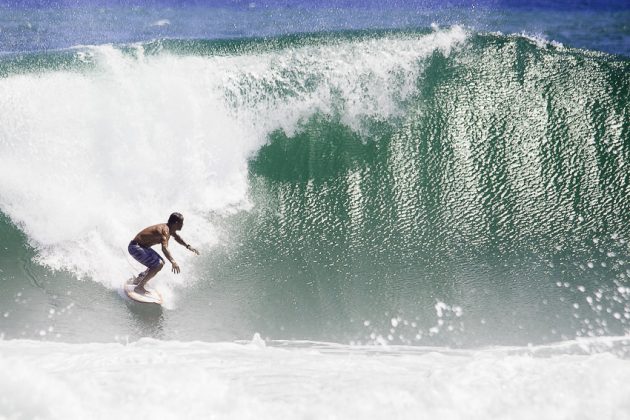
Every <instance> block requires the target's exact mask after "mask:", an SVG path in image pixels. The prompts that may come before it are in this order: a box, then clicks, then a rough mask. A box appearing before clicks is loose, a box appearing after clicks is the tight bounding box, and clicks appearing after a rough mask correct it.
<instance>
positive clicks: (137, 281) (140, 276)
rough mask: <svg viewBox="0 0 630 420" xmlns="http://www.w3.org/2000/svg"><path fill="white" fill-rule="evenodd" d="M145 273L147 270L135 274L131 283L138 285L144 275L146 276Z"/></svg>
mask: <svg viewBox="0 0 630 420" xmlns="http://www.w3.org/2000/svg"><path fill="white" fill-rule="evenodd" d="M146 275H147V272H146V271H143V272H142V273H140V274H138V276H137V277H136V278H134V279H133V282H132V284H133V285H134V286H137V285H139V284H140V282H141V281H142V279H143V278H144V276H146Z"/></svg>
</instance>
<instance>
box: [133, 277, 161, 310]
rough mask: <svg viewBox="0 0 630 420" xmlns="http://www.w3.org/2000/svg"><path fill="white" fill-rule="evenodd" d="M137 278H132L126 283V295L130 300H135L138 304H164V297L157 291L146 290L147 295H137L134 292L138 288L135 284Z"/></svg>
mask: <svg viewBox="0 0 630 420" xmlns="http://www.w3.org/2000/svg"><path fill="white" fill-rule="evenodd" d="M134 280H135V278H131V279H129V280H127V282H125V286H124V289H125V293H126V294H127V296H129V298H130V299H133V300H135V301H136V302H142V303H157V304H158V305H161V304H162V295H160V293H159V292H158V291H157V290H155V289H147V288H146V287H145V289H146V290H147V292H148V293H147V294H144V295H141V294H140V293H136V291H135V290H134V289H135V288H136V286H135V285H134V284H133V281H134Z"/></svg>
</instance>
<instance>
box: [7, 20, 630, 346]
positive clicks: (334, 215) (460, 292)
mask: <svg viewBox="0 0 630 420" xmlns="http://www.w3.org/2000/svg"><path fill="white" fill-rule="evenodd" d="M425 36H429V35H427V33H400V32H397V33H389V32H383V33H352V34H328V35H319V36H295V37H287V38H280V39H271V40H252V41H212V42H210V41H178V40H165V41H156V42H154V43H149V44H146V45H144V46H142V54H140V55H139V53H138V51H139V50H138V48H136V47H126V48H123V49H122V52H123V54H125V55H126V56H127V57H130V58H131V59H138V60H139V61H140V62H142V63H145V62H143V61H142V60H147V61H146V62H148V63H149V64H151V65H153V64H155V63H156V62H158V61H159V60H161V59H165V60H166V62H167V64H168V66H169V67H165V68H166V70H164V69H162V68H161V67H159V68H158V69H159V70H160V73H158V74H160V75H163V74H164V73H165V72H168V71H173V72H176V71H177V68H178V67H177V66H178V65H179V63H181V61H178V60H187V61H186V63H189V64H188V65H190V66H193V65H198V64H199V63H202V64H203V63H206V61H204V60H210V61H211V62H212V60H221V59H223V58H227V59H231V58H233V57H236V58H237V59H238V60H237V61H235V63H236V64H231V63H232V62H231V61H228V62H227V63H228V64H229V65H222V66H218V67H212V69H213V70H212V72H206V73H203V72H201V71H198V72H196V73H194V74H195V76H196V77H198V79H195V82H196V83H201V82H200V81H199V80H202V79H203V77H208V78H210V77H215V78H217V79H219V80H221V84H219V85H218V86H219V87H218V88H216V86H214V85H213V88H212V89H210V88H208V89H205V90H199V91H197V92H195V91H194V90H193V89H189V90H186V91H185V92H187V95H188V96H182V97H181V98H180V97H177V99H181V100H182V101H187V100H191V101H193V100H194V101H193V102H194V103H197V102H198V103H202V101H203V100H204V98H205V97H206V96H207V95H211V94H215V93H216V92H221V95H222V97H221V101H222V104H223V105H224V106H225V107H227V109H229V110H230V112H231V113H232V114H230V115H237V116H241V115H246V116H248V118H250V120H246V121H241V120H238V119H237V120H236V121H239V124H242V125H248V124H250V123H251V124H252V127H254V128H255V129H260V130H263V132H262V134H261V138H262V139H263V142H264V144H263V145H256V146H255V147H253V152H249V151H248V152H247V153H245V155H244V156H247V157H248V161H247V165H246V167H247V169H248V175H247V189H248V191H247V197H248V200H249V201H250V202H251V204H253V206H251V208H249V209H248V210H243V211H239V212H236V213H235V214H231V215H228V216H226V215H225V212H223V211H217V209H216V208H214V207H206V208H201V210H199V207H200V206H201V207H203V205H204V203H206V201H204V200H206V198H207V197H208V196H210V195H212V194H215V191H217V190H218V189H209V190H204V189H200V188H197V187H198V185H197V184H199V185H202V186H203V183H204V182H211V181H212V180H213V179H214V178H212V176H214V175H212V174H207V176H205V177H198V178H193V175H190V174H191V172H190V171H197V172H194V174H195V176H196V175H197V173H198V171H199V170H200V169H199V168H201V167H203V166H204V165H205V164H207V163H208V160H203V159H211V158H212V156H213V153H219V152H220V151H221V150H223V148H226V147H228V146H229V144H230V142H233V141H236V140H235V139H237V137H235V138H234V139H231V138H227V139H223V140H221V141H223V142H220V141H219V142H218V143H217V142H214V143H211V144H210V143H209V144H208V145H205V144H204V145H202V144H201V143H199V144H198V145H197V146H196V147H198V149H195V150H193V151H192V152H194V153H193V154H192V155H188V154H185V152H182V153H184V156H183V159H185V161H186V162H187V165H188V166H187V167H186V168H185V169H186V170H185V171H184V170H183V169H182V172H179V173H174V174H172V175H168V176H167V175H164V176H165V177H166V178H163V179H162V178H160V176H162V175H160V174H158V173H153V174H152V176H154V177H155V178H156V179H157V181H156V184H158V185H164V183H168V182H170V178H169V177H174V176H179V177H180V178H181V179H186V180H187V187H186V188H187V189H184V192H188V189H190V191H192V192H191V194H192V195H191V196H190V197H189V198H186V197H183V198H182V196H181V194H180V195H179V196H178V197H177V199H178V200H179V201H178V203H180V204H182V205H183V206H185V205H187V204H186V203H188V202H189V201H190V202H191V203H194V205H190V209H189V210H187V209H186V208H185V209H184V210H185V211H184V212H185V213H186V214H190V213H191V212H192V213H194V211H197V214H196V215H197V216H198V217H201V216H200V215H202V216H203V217H204V218H206V219H208V218H209V223H210V224H211V226H212V227H213V229H214V230H215V231H216V232H218V234H219V236H220V241H219V245H216V246H214V247H213V248H210V251H209V252H206V253H205V254H204V256H203V257H202V259H201V260H196V262H195V264H196V271H197V272H198V273H200V274H199V276H198V277H199V278H198V279H197V281H196V282H195V283H194V285H193V286H190V287H188V288H180V289H179V290H180V291H179V294H180V295H179V302H180V303H179V306H178V308H177V310H176V311H172V313H167V314H166V315H164V316H165V317H166V318H167V319H168V321H167V322H166V323H165V324H164V325H162V326H160V328H159V329H158V330H159V331H160V332H159V334H158V335H159V336H160V337H161V338H182V337H184V336H185V337H184V338H186V337H189V338H199V337H202V338H209V339H215V338H242V337H244V336H248V335H251V333H252V331H260V332H261V333H262V334H264V335H267V336H269V337H274V338H302V339H316V340H330V341H340V342H357V343H374V342H388V343H398V344H414V345H416V344H419V345H425V344H426V345H435V344H439V345H448V346H476V345H485V344H488V343H503V344H512V343H519V344H522V343H527V342H549V341H557V340H561V339H565V338H573V337H578V336H591V335H607V334H613V335H614V334H627V333H628V332H629V331H630V284H629V282H628V276H629V275H630V265H629V263H630V250H629V245H628V240H630V201H629V200H628V192H629V191H630V189H629V185H630V175H629V174H630V171H628V164H629V162H630V118H629V110H630V77H628V76H629V75H630V62H629V61H628V60H627V59H624V58H622V57H614V56H610V55H605V54H598V53H592V52H588V51H580V50H573V49H566V48H563V47H561V46H557V45H553V44H549V43H544V42H541V41H537V40H532V39H527V38H523V37H517V36H503V35H492V34H477V35H471V36H469V37H468V38H466V40H465V41H461V42H460V43H458V45H457V46H456V47H453V48H450V47H449V49H448V50H447V51H445V50H444V49H443V48H436V47H431V48H429V49H428V50H427V51H423V52H422V53H420V51H421V50H422V48H423V45H424V44H423V43H422V42H420V41H418V42H416V40H417V39H420V40H422V39H424V38H422V37H425ZM409 40H411V42H410V43H408V44H404V45H403V46H404V47H405V48H406V49H403V50H401V48H402V47H401V42H406V41H409ZM357 46H359V47H357ZM370 48H372V50H370ZM366 49H367V50H369V51H371V52H370V53H369V54H364V55H361V51H359V50H366ZM60 54H61V55H64V54H66V55H67V57H66V58H65V59H60V58H50V57H47V58H42V59H41V60H39V61H38V60H35V59H33V58H32V57H31V58H30V59H28V60H27V58H28V57H26V58H25V57H10V58H5V59H4V61H3V65H2V66H0V74H2V75H3V77H4V78H5V79H6V78H11V77H14V76H15V75H23V74H28V73H31V72H35V73H38V74H39V73H46V72H56V71H62V72H75V73H77V74H80V75H81V77H84V75H86V76H85V77H98V74H99V72H103V73H104V74H105V77H104V79H103V80H106V81H107V80H109V79H113V78H114V76H116V75H117V74H118V73H116V72H115V71H118V70H119V67H115V66H112V68H114V70H115V71H111V73H108V71H110V70H103V68H102V66H101V64H100V63H99V61H98V60H97V59H96V58H94V56H92V55H90V54H85V55H81V56H79V58H77V57H78V56H77V53H76V52H72V53H69V52H63V53H60ZM261 57H264V58H261ZM269 57H271V58H269ZM401 57H411V58H409V59H407V58H405V59H404V60H403V59H402V58H401ZM263 59H264V60H268V64H266V66H267V67H264V71H263V70H260V68H261V67H260V66H258V64H256V63H258V62H259V61H262V60H263ZM42 60H43V61H42ZM47 60H48V61H47ZM60 60H61V62H63V63H65V64H63V65H60V64H59V62H60ZM64 60H66V61H64ZM151 60H153V61H151ZM353 60H356V61H353ZM388 60H399V61H400V62H401V64H400V65H392V66H388V65H387V64H388ZM218 62H219V64H221V63H222V62H221V61H218ZM251 63H254V64H256V66H254V65H252V64H251ZM203 65H205V64H203ZM156 66H157V65H156ZM120 68H123V67H122V66H120ZM131 68H134V67H133V64H132V65H131ZM147 68H148V70H146V71H147V72H149V71H153V70H152V68H153V67H150V66H147ZM217 68H218V69H219V70H216V69H217ZM346 69H350V70H348V71H347V72H346V73H344V71H345V70H346ZM353 69H356V72H354V71H352V70H353ZM204 71H206V70H205V68H204ZM221 72H224V73H221ZM230 72H232V73H230ZM95 74H96V76H94V75H95ZM112 74H113V76H112ZM150 74H151V75H153V73H150ZM331 74H334V75H335V76H334V77H336V78H337V79H335V80H342V81H343V83H341V82H340V83H337V82H335V80H333V81H332V82H331V80H332V79H333V77H332V76H331ZM200 75H204V76H200ZM108 78H109V79H108ZM82 80H83V79H82ZM134 80H141V79H140V78H138V79H134ZM142 80H144V79H142ZM147 80H150V79H147ZM0 82H1V80H0ZM86 83H87V82H86ZM147 83H148V82H147ZM174 83H181V84H182V86H185V87H186V86H187V85H185V83H186V80H185V78H183V77H182V78H179V79H175V81H174ZM121 85H122V86H124V88H125V89H129V90H130V91H131V92H132V93H134V95H135V96H134V95H131V96H130V98H131V99H130V101H132V100H135V99H136V98H137V97H139V96H140V95H138V94H137V93H136V92H135V91H134V90H133V89H134V84H133V83H121ZM198 86H202V87H203V86H204V85H201V84H198V85H195V88H196V87H198ZM110 90H111V88H110ZM165 92H166V93H161V94H162V95H164V96H165V97H166V95H167V93H168V90H165ZM318 95H319V96H318ZM314 96H317V97H318V98H325V101H324V100H320V101H319V102H318V101H315V100H312V101H311V102H309V101H310V99H308V98H312V97H314ZM385 97H387V98H386V99H384V98H385ZM305 98H306V99H305ZM152 100H153V99H152ZM160 100H161V97H160V96H158V97H157V98H155V104H156V106H155V108H156V109H157V108H158V106H161V105H163V104H162V103H161V102H160ZM132 104H133V103H132ZM147 104H148V103H147ZM165 104H166V105H168V103H165ZM187 104H188V103H187ZM214 104H215V103H214V102H213V106H214ZM305 104H306V105H305ZM322 104H323V105H322ZM125 105H126V104H125ZM151 105H153V104H151ZM188 105H190V104H188ZM324 105H325V106H324ZM171 106H173V107H174V108H173V110H175V111H177V109H176V108H178V107H181V106H182V105H181V104H178V103H174V104H171ZM217 107H218V105H217ZM111 108H112V109H114V108H115V107H111ZM130 109H132V108H131V107H130ZM213 109H214V108H213ZM217 109H218V108H217ZM252 110H253V111H252ZM146 111H147V112H157V111H154V109H153V107H152V106H147V107H146ZM193 111H199V112H197V113H196V114H195V115H196V116H197V117H198V118H205V117H206V115H208V114H209V113H211V112H210V111H208V110H206V109H201V110H194V109H193ZM214 111H216V109H214ZM246 111H247V112H246ZM276 111H277V114H276V113H275V112H276ZM294 111H295V115H296V116H295V117H294V118H293V117H292V118H293V119H294V120H295V121H297V122H294V123H286V122H283V121H284V120H283V119H282V118H284V116H285V115H286V114H289V113H291V112H294ZM143 112H144V110H143ZM116 115H117V114H116ZM156 115H161V114H156ZM121 118H124V115H123V116H121ZM253 120H256V121H255V123H253V122H251V121H253ZM276 120H277V121H276ZM168 121H169V120H168V116H166V117H164V120H163V121H161V123H163V124H162V127H164V126H165V125H164V124H167V123H168ZM183 121H184V122H186V124H184V123H182V124H181V128H182V129H185V130H188V129H189V127H191V126H193V127H194V126H195V124H197V125H199V127H201V128H200V129H204V130H205V131H201V132H194V133H192V134H191V133H188V132H186V134H187V135H188V136H189V137H190V138H196V137H195V136H196V135H198V137H204V136H206V135H211V134H212V133H211V131H212V130H213V129H212V128H210V129H206V127H205V126H203V124H201V123H199V121H202V119H200V120H199V121H197V120H195V121H193V123H191V124H188V122H187V120H183ZM134 123H135V121H134ZM141 123H142V121H140V122H138V123H137V124H136V125H134V126H132V125H130V127H136V126H138V127H141ZM239 124H235V125H239ZM228 125H229V124H228ZM260 127H262V128H260ZM219 128H220V127H219ZM254 131H255V130H254ZM156 133H157V131H156ZM155 135H156V136H159V133H157V134H155ZM187 138H188V137H187ZM5 141H7V140H5ZM110 141H111V142H112V148H111V150H110V149H108V150H107V153H111V154H115V153H116V150H117V149H118V148H122V149H124V150H126V151H127V152H126V153H128V154H131V155H133V153H134V150H133V149H125V147H126V146H124V144H123V145H118V144H117V143H115V140H110ZM165 141H169V142H170V141H171V139H169V140H165ZM173 141H174V140H173ZM186 144H187V145H190V144H189V143H186ZM163 146H164V145H163ZM165 147H170V143H168V144H166V146H165ZM206 147H207V150H206ZM99 150H100V149H99ZM239 150H240V149H239ZM217 151H218V152H217ZM198 156H200V158H199V159H202V160H196V159H197V158H198ZM124 157H125V156H123V155H121V156H117V155H115V156H114V157H112V162H115V163H112V164H111V165H112V166H113V167H115V168H117V170H119V171H124V167H123V166H121V164H120V161H121V159H124ZM114 158H115V159H114ZM103 159H104V158H103ZM107 165H108V164H107V161H106V162H105V163H102V166H103V167H104V168H101V171H100V172H98V176H99V177H100V178H99V179H103V180H105V181H103V182H106V181H107V179H108V178H107V174H108V172H107ZM169 170H173V171H177V170H178V167H176V166H173V167H169ZM204 174H205V173H204ZM88 179H89V177H88ZM116 179H117V178H116ZM117 180H118V179H117ZM188 184H190V185H188ZM193 184H194V185H193ZM114 185H115V186H118V187H120V188H124V185H125V184H124V183H117V184H112V188H111V189H110V191H113V192H110V194H113V195H114V198H115V199H116V200H114V203H115V204H111V205H110V206H109V207H107V206H108V204H107V201H104V202H103V203H101V204H102V205H103V206H105V209H108V208H109V209H110V212H111V211H113V210H116V209H117V207H116V206H123V208H124V209H127V207H129V208H133V206H132V204H133V205H135V202H134V201H130V200H132V199H131V198H128V197H131V196H132V194H131V193H130V194H128V195H121V196H116V192H115V191H116V190H115V188H114V187H113V186H114ZM191 185H192V186H191ZM85 188H86V189H87V190H88V191H89V188H90V185H89V183H88V184H87V186H86V187H85ZM217 188H218V187H217ZM99 191H100V190H99ZM159 191H160V190H159V189H156V190H155V192H153V193H152V194H153V195H151V196H149V198H150V199H151V200H153V201H150V202H151V203H153V204H160V203H162V204H163V203H170V201H169V200H171V196H170V195H167V196H165V198H164V199H163V200H162V198H161V196H160V195H159V194H162V193H161V192H159ZM200 191H201V192H200ZM11 192H12V193H14V191H13V190H11ZM193 193H195V194H193ZM164 194H166V193H164ZM182 194H183V193H182ZM1 197H2V194H1V193H0V198H1ZM186 199H188V200H189V201H186ZM125 200H127V201H129V202H126V201H125ZM160 200H162V201H160ZM200 202H201V204H200ZM9 204H10V203H9ZM125 206H127V207H125ZM11 209H13V207H11V206H9V205H8V204H7V201H6V200H5V202H4V207H3V208H2V211H3V212H5V213H10V214H11V218H12V219H13V220H14V221H16V222H17V223H18V224H19V225H20V226H23V227H24V230H25V231H26V232H28V236H29V238H30V239H28V241H29V242H30V243H31V245H32V246H33V247H34V249H35V252H43V251H46V252H50V249H54V247H55V246H58V245H57V243H56V242H51V243H44V244H43V245H42V243H43V242H45V240H48V239H49V237H51V236H53V235H52V234H51V235H46V236H44V235H37V232H36V230H35V229H34V228H33V229H30V230H29V226H31V225H29V220H27V219H24V220H20V219H19V217H16V216H15V214H13V213H11ZM195 209H196V210H195ZM186 210H187V211H186ZM15 219H18V220H15ZM142 220H144V219H142ZM196 220H197V221H196V222H195V223H197V224H198V223H200V222H199V220H201V219H196ZM135 222H137V223H140V222H138V221H135ZM195 223H193V224H191V225H190V226H194V225H195ZM85 225H86V226H87V225H90V224H89V223H87V222H86V223H85ZM6 226H9V225H8V224H7V225H6ZM134 226H135V225H134ZM7 229H9V228H7ZM11 229H13V228H11ZM125 229H126V227H125ZM12 232H13V233H12V235H14V236H15V235H18V233H16V231H15V229H13V230H12ZM40 238H43V239H40ZM198 240H199V239H198ZM24 241H26V239H25V240H24ZM44 245H45V246H44ZM64 246H65V245H64ZM71 251H72V249H70V251H68V252H67V253H66V254H64V256H66V255H70V257H71V256H72V255H73V254H72V252H71ZM113 254H115V255H117V256H120V255H119V253H118V252H117V251H116V252H113ZM70 257H68V258H70ZM115 264H116V260H115V259H114V260H112V265H115ZM69 267H70V268H71V267H72V266H69ZM66 268H67V267H66ZM70 268H68V269H70ZM88 268H89V267H88ZM70 271H72V270H71V269H70ZM83 271H88V272H89V270H88V269H83ZM64 279H65V278H64ZM63 284H64V285H68V284H70V285H71V284H72V281H71V280H68V279H65V280H64V282H63ZM64 287H65V286H64ZM81 287H82V288H84V287H85V286H81ZM208 301H210V302H211V305H209V304H208ZM184 302H185V303H184ZM112 305H113V304H112ZM76 310H79V309H76ZM120 322H121V323H122V324H124V321H120ZM112 325H114V324H112ZM169 326H171V327H172V330H173V331H175V330H178V332H177V333H174V332H173V333H169V331H171V330H169V328H168V327H169ZM134 328H136V327H134ZM112 329H114V328H113V327H112ZM134 331H135V330H134ZM137 334H139V335H143V334H144V335H146V334H147V332H146V331H145V332H144V333H142V332H138V333H137ZM156 334H157V333H156Z"/></svg>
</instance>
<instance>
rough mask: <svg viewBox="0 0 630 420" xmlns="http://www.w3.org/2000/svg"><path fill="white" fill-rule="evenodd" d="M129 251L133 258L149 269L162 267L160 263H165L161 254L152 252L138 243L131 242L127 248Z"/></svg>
mask: <svg viewBox="0 0 630 420" xmlns="http://www.w3.org/2000/svg"><path fill="white" fill-rule="evenodd" d="M127 251H129V253H130V254H131V256H132V257H134V258H135V259H136V261H138V262H139V263H140V264H142V265H145V266H147V267H149V268H153V267H156V266H158V265H160V263H161V262H162V263H163V262H164V260H163V259H162V257H160V254H158V253H157V252H155V251H154V250H152V249H151V248H147V247H144V246H141V245H140V244H138V243H137V242H134V241H131V242H129V246H128V247H127Z"/></svg>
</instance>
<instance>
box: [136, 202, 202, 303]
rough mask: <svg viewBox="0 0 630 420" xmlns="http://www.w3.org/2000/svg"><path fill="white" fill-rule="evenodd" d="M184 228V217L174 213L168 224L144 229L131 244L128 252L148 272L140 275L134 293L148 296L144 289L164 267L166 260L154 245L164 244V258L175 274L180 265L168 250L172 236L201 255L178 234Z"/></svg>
mask: <svg viewBox="0 0 630 420" xmlns="http://www.w3.org/2000/svg"><path fill="white" fill-rule="evenodd" d="M182 227H184V216H182V215H181V214H180V213H173V214H171V215H170V217H169V218H168V222H166V223H160V224H158V225H153V226H149V227H148V228H146V229H143V230H142V231H140V233H138V234H137V235H136V237H135V238H133V239H132V241H131V242H129V247H128V248H127V250H128V251H129V253H130V254H131V256H132V257H134V258H135V259H136V260H137V261H138V262H139V263H140V264H142V265H145V266H146V267H147V270H146V271H144V272H143V273H141V274H140V275H138V277H137V278H136V279H135V280H134V282H133V284H134V285H135V286H136V287H135V288H134V291H135V292H136V293H139V294H142V295H144V294H147V293H148V292H147V290H146V289H145V288H144V286H145V284H147V282H148V281H149V280H151V279H152V278H153V277H155V275H156V274H157V273H158V272H159V271H160V270H161V269H162V267H163V266H164V259H163V258H162V257H161V256H160V254H158V253H157V252H155V251H154V250H153V249H151V247H152V246H153V245H157V244H162V252H163V253H164V256H165V257H166V258H167V259H168V260H169V261H170V262H171V265H172V270H173V273H175V274H178V273H179V265H178V264H177V263H176V262H175V259H173V256H172V255H171V253H170V252H169V250H168V240H169V239H170V238H171V236H172V237H173V238H174V239H175V241H177V242H178V243H179V244H181V245H183V246H185V247H186V249H188V250H189V251H191V252H194V253H195V254H197V255H199V251H197V250H196V249H195V248H193V247H191V246H190V245H189V244H187V243H186V242H184V240H183V239H182V238H181V236H179V235H178V234H177V231H178V230H181V229H182Z"/></svg>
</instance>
